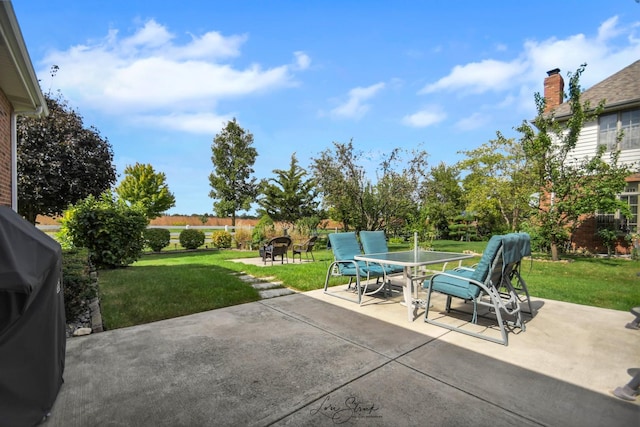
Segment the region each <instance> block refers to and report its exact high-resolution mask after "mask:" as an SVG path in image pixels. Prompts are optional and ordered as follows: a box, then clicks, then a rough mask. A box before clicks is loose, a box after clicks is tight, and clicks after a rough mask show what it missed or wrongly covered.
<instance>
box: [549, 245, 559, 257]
mask: <svg viewBox="0 0 640 427" xmlns="http://www.w3.org/2000/svg"><path fill="white" fill-rule="evenodd" d="M551 261H559V258H558V244H557V243H556V242H555V241H552V242H551Z"/></svg>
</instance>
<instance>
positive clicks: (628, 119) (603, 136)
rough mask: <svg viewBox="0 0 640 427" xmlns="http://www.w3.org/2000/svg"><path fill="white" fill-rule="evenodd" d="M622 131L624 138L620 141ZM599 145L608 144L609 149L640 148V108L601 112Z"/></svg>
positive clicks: (599, 118)
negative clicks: (619, 136) (618, 138)
mask: <svg viewBox="0 0 640 427" xmlns="http://www.w3.org/2000/svg"><path fill="white" fill-rule="evenodd" d="M612 119H613V120H612ZM621 131H622V132H623V135H622V139H621V140H620V142H618V141H617V137H618V135H619V134H620V132H621ZM598 145H606V146H607V151H614V150H617V149H619V150H636V149H640V109H635V110H624V111H618V112H615V113H609V114H601V115H600V117H598Z"/></svg>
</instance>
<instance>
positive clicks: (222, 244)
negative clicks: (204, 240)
mask: <svg viewBox="0 0 640 427" xmlns="http://www.w3.org/2000/svg"><path fill="white" fill-rule="evenodd" d="M211 243H212V244H213V246H215V247H216V248H221V249H222V248H230V247H231V233H229V232H228V231H224V230H216V231H214V232H213V233H211Z"/></svg>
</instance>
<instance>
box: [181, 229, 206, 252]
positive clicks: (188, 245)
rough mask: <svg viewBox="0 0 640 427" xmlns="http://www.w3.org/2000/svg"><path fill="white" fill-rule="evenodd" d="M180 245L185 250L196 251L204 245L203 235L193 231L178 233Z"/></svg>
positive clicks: (198, 231) (200, 232)
mask: <svg viewBox="0 0 640 427" xmlns="http://www.w3.org/2000/svg"><path fill="white" fill-rule="evenodd" d="M180 245H182V247H183V248H185V249H198V248H199V247H200V246H202V245H204V233H203V232H202V231H200V230H194V229H186V230H182V231H181V232H180Z"/></svg>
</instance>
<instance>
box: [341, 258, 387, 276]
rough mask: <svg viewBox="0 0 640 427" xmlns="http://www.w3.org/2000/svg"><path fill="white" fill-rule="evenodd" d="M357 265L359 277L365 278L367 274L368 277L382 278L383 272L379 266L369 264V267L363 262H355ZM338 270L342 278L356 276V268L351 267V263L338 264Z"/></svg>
mask: <svg viewBox="0 0 640 427" xmlns="http://www.w3.org/2000/svg"><path fill="white" fill-rule="evenodd" d="M357 263H358V268H359V271H360V277H367V274H369V276H370V277H381V276H384V271H383V270H382V267H380V266H379V265H371V264H369V266H367V263H366V262H364V261H357ZM338 269H339V270H340V274H342V275H343V276H355V275H356V267H355V266H354V265H353V263H346V262H345V263H340V264H338Z"/></svg>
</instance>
